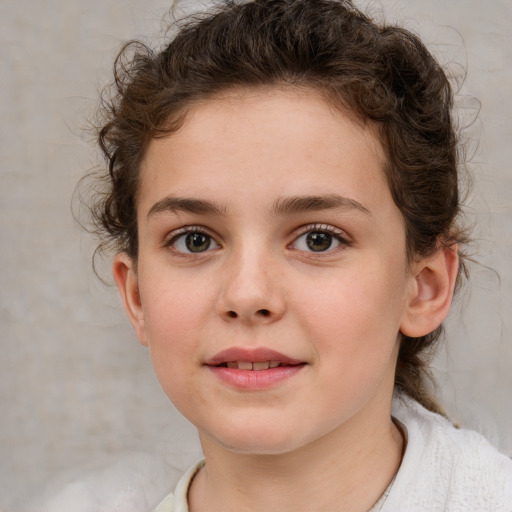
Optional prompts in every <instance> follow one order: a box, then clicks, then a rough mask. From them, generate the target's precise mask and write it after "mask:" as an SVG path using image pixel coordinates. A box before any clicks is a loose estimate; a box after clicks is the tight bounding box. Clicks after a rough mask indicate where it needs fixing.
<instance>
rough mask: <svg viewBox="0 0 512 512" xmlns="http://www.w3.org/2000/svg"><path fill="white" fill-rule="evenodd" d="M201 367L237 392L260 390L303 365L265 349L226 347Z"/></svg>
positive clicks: (296, 372)
mask: <svg viewBox="0 0 512 512" xmlns="http://www.w3.org/2000/svg"><path fill="white" fill-rule="evenodd" d="M205 365H206V366H207V367H208V368H209V369H210V370H211V371H212V372H213V374H214V375H216V376H217V378H219V379H220V380H221V381H222V382H224V383H225V384H228V385H229V386H230V387H234V388H237V389H241V390H263V389H267V388H273V387H274V386H277V385H280V384H281V383H283V382H284V381H286V380H288V379H290V378H292V377H293V376H295V375H297V374H298V373H302V372H301V370H302V368H304V367H305V366H306V365H307V363H306V362H305V361H301V360H298V359H294V358H291V357H289V356H286V355H284V354H281V353H279V352H276V351H275V350H272V349H266V348H255V349H247V348H236V347H235V348H230V349H227V350H224V351H222V352H219V353H218V354H216V355H215V356H214V357H212V358H211V359H209V360H208V361H206V363H205Z"/></svg>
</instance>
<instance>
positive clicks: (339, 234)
mask: <svg viewBox="0 0 512 512" xmlns="http://www.w3.org/2000/svg"><path fill="white" fill-rule="evenodd" d="M310 233H322V234H327V235H329V236H331V237H332V238H333V239H334V240H336V241H337V242H339V246H338V247H335V248H334V249H331V248H330V247H329V248H328V249H326V250H325V251H312V250H311V251H304V252H307V253H308V254H314V255H315V256H317V257H322V256H324V255H325V256H327V255H332V254H333V253H334V252H338V251H339V250H343V249H344V248H346V247H351V246H352V245H353V243H352V241H350V240H349V239H348V238H347V235H346V233H345V232H344V231H342V230H341V229H338V228H335V227H334V226H331V225H329V224H309V225H307V226H303V227H302V228H300V230H299V233H298V235H297V236H296V237H295V238H294V240H293V242H292V243H291V244H290V246H291V245H293V244H296V243H297V241H298V240H299V239H300V238H301V237H303V236H304V235H307V234H310Z"/></svg>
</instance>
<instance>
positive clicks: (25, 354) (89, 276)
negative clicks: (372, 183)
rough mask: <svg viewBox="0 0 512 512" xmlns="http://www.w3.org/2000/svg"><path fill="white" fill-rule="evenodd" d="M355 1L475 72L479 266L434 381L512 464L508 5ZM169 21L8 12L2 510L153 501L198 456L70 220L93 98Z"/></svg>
mask: <svg viewBox="0 0 512 512" xmlns="http://www.w3.org/2000/svg"><path fill="white" fill-rule="evenodd" d="M189 3H190V2H189ZM192 3H193V2H192ZM357 3H358V5H367V4H370V12H372V13H373V14H375V15H376V16H377V17H380V16H381V15H382V11H383V12H384V17H385V19H386V20H387V21H388V22H393V21H397V22H399V23H402V24H405V25H406V26H407V27H408V28H410V29H412V30H414V31H416V32H419V33H420V34H421V35H422V36H423V37H424V38H425V40H426V42H427V43H428V44H429V45H430V47H431V48H432V50H433V51H434V52H435V53H436V54H437V55H438V56H439V59H440V60H441V61H442V62H443V63H444V64H446V65H447V66H448V69H449V70H451V72H452V73H453V74H454V75H455V76H459V78H460V76H461V74H462V73H464V68H467V69H468V74H467V78H466V80H465V82H464V84H463V86H462V88H461V90H460V91H459V94H458V97H457V101H458V103H459V105H460V106H461V110H460V112H461V116H460V117H461V121H460V122H461V124H462V125H464V126H466V125H470V126H469V127H468V128H467V129H466V130H465V131H464V134H465V137H466V138H467V139H468V142H469V144H468V148H469V156H470V159H471V162H470V170H471V172H472V173H473V176H474V182H475V183H474V189H473V192H472V194H471V196H470V197H469V199H468V201H467V212H468V215H467V219H468V221H469V222H470V223H475V224H476V225H477V229H476V231H475V234H476V237H477V239H478V244H477V246H476V247H474V249H476V257H477V259H478V261H479V264H478V265H473V266H472V269H471V271H472V283H471V285H470V286H467V287H466V289H465V290H464V291H463V294H462V295H461V297H460V299H459V300H458V301H457V304H456V307H455V308H454V311H453V312H452V317H451V319H450V321H449V323H448V335H447V342H446V343H445V344H444V345H443V348H442V350H441V352H440V354H439V356H438V358H437V360H436V362H435V366H436V368H437V375H438V382H439V386H440V387H439V393H440V395H441V396H442V398H443V403H444V405H445V407H446V409H447V411H448V412H449V414H450V415H451V417H452V418H453V419H455V420H456V421H458V422H459V423H460V424H462V425H463V426H469V427H472V428H475V429H478V430H480V431H482V432H484V433H485V434H486V435H487V436H488V437H490V438H491V440H492V441H493V442H494V443H495V444H497V445H499V446H500V448H501V449H502V450H503V451H505V452H507V453H509V454H512V428H511V427H512V407H511V391H512V372H511V366H512V364H511V363H512V342H511V334H512V319H511V317H512V315H511V304H512V282H511V279H512V269H511V265H510V261H511V255H512V236H511V235H512V200H511V191H512V172H511V170H510V165H511V160H512V150H511V144H512V142H511V141H512V121H511V120H512V101H511V100H512V98H511V95H512V93H511V91H512V68H511V65H510V64H511V63H512V35H511V34H512V32H511V31H510V26H511V24H512V1H510V0H489V1H487V2H482V1H481V0H450V1H447V0H431V1H429V2H426V1H424V0H407V1H406V0H399V1H396V0H383V1H382V3H380V2H379V3H377V2H361V1H360V2H357ZM169 6H170V4H169V2H166V1H163V0H124V1H123V2H120V1H114V0H88V1H87V2H84V1H79V0H67V1H64V0H32V1H26V2H15V1H14V0H11V1H6V0H0V52H1V60H0V91H1V96H0V120H1V123H0V157H1V158H0V249H1V250H0V262H1V265H0V329H1V331H0V333H1V337H0V508H2V510H18V509H19V508H18V506H16V505H15V503H16V501H17V500H18V499H19V498H27V497H30V496H34V495H36V494H37V493H38V492H40V491H41V490H46V491H48V492H49V491H50V490H51V489H52V485H56V486H59V485H62V483H63V482H64V483H65V482H68V485H69V482H70V481H75V480H73V479H74V478H78V479H80V478H86V475H89V474H92V473H94V474H96V475H105V474H107V473H101V471H102V469H101V468H105V467H106V468H117V470H116V471H119V474H121V473H123V475H124V476H123V478H124V477H126V475H128V476H127V478H130V477H132V476H133V475H135V477H136V478H138V479H141V480H144V479H149V478H150V477H149V476H148V475H152V477H151V478H152V481H153V482H154V485H155V489H156V488H158V489H157V490H154V493H155V494H158V493H159V492H160V493H161V492H162V491H161V489H164V488H167V487H169V481H170V480H171V479H172V478H174V477H175V475H176V474H177V472H178V471H181V470H182V469H185V468H186V467H187V466H188V465H189V464H190V463H191V462H193V461H194V460H195V459H196V458H197V457H198V454H199V448H198V445H197V440H196V435H195V433H194V430H193V428H192V427H191V426H190V425H189V424H188V423H187V422H186V421H185V420H184V419H182V418H181V417H180V416H179V414H178V413H177V412H175V410H174V409H173V407H172V406H171V405H170V404H169V402H168V401H167V399H166V397H165V396H164V394H163V392H162V391H161V390H160V388H159V386H158V384H157V382H156V379H155V378H154V376H153V374H152V370H151V366H150V363H149V359H148V357H147V354H146V351H145V349H144V348H142V347H141V346H140V345H139V344H138V342H137V341H136V339H135V337H134V335H133V333H132V332H131V329H130V328H129V326H128V325H127V322H126V320H125V318H124V314H123V312H122V311H121V308H120V303H119V300H118V297H117V294H116V291H115V290H114V289H113V288H108V287H105V286H104V285H102V284H101V283H100V282H99V281H98V280H97V278H96V277H95V276H94V275H93V272H92V270H91V265H90V258H91V253H92V250H93V247H94V246H93V241H92V240H91V238H90V237H89V236H88V235H87V234H84V233H83V232H82V231H81V230H80V229H79V228H78V226H77V225H76V223H74V221H73V218H72V215H71V207H70V205H71V201H72V195H73V190H74V187H75V185H76V183H77V181H78V179H79V178H80V177H81V176H82V175H83V173H84V172H86V171H87V170H88V169H90V168H91V167H92V166H93V165H94V164H95V163H96V162H97V161H98V154H97V152H96V150H95V148H93V147H92V146H91V144H90V143H89V141H88V137H89V136H88V135H87V134H86V133H84V131H83V127H84V126H86V124H87V122H86V121H87V118H90V117H91V116H92V113H93V111H94V107H95V104H96V101H97V90H98V89H99V88H100V87H101V85H102V84H105V82H106V81H108V80H109V79H110V76H109V73H110V69H111V64H112V61H113V58H114V56H115V54H116V52H117V50H118V49H119V47H120V45H121V44H122V42H123V41H124V40H125V39H127V38H132V37H144V36H148V35H149V36H150V37H145V39H146V41H149V42H150V43H152V44H155V45H158V44H159V41H160V40H161V39H160V38H161V31H160V28H161V26H162V25H161V19H162V16H163V15H165V14H166V12H167V11H168V9H169ZM459 83H460V80H459ZM473 97H476V98H478V99H479V100H480V102H481V110H480V114H479V116H478V117H476V114H477V110H478V104H477V103H476V102H475V101H474V100H473V99H472V98H473ZM103 272H106V273H107V274H108V262H106V263H105V268H104V269H103ZM162 460H167V461H170V463H171V465H172V466H159V464H160V463H161V461H162ZM120 461H121V462H120ZM116 464H117V466H116ZM120 466H121V467H122V470H121V469H119V467H120ZM160 468H162V471H160ZM173 468H174V469H173ZM175 470H176V471H175ZM137 472H138V473H137ZM152 472H153V473H152ZM111 473H112V472H111ZM114 473H115V471H114ZM142 473H143V475H142V476H141V474H142ZM157 473H158V475H159V477H157V476H155V475H156V474H157ZM112 474H113V473H112ZM59 475H60V476H59ZM130 475H131V476H130ZM135 477H134V478H135ZM56 478H57V479H58V480H57V482H58V483H57V484H50V483H49V482H51V481H55V479H56ZM59 478H60V480H59ZM148 492H149V493H150V494H151V492H153V491H148ZM150 501H151V500H150ZM73 510H75V509H73ZM76 510H78V509H76Z"/></svg>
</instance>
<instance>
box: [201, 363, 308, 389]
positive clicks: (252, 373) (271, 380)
mask: <svg viewBox="0 0 512 512" xmlns="http://www.w3.org/2000/svg"><path fill="white" fill-rule="evenodd" d="M304 366H305V364H296V365H292V366H278V367H277V368H269V369H268V370H238V369H237V368H226V367H223V366H208V368H209V369H210V370H211V371H212V372H213V373H214V374H215V375H216V377H218V378H219V379H220V380H221V381H223V382H225V383H226V384H229V385H230V386H232V387H235V388H238V389H245V390H259V389H266V388H271V387H272V386H275V385H276V384H279V383H281V382H283V381H285V380H288V379H291V378H292V377H294V376H295V375H297V374H298V373H299V372H300V371H301V370H302V369H303V368H304Z"/></svg>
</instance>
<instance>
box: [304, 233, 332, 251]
mask: <svg viewBox="0 0 512 512" xmlns="http://www.w3.org/2000/svg"><path fill="white" fill-rule="evenodd" d="M306 243H307V244H308V247H309V248H310V249H311V250H312V251H316V252H321V251H326V250H327V249H329V248H330V247H331V243H332V235H329V234H327V233H318V232H317V233H309V234H308V236H307V237H306Z"/></svg>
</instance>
